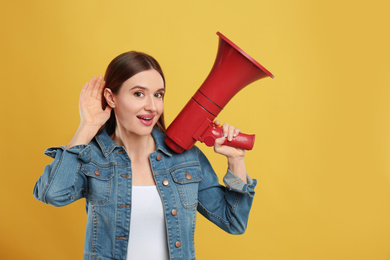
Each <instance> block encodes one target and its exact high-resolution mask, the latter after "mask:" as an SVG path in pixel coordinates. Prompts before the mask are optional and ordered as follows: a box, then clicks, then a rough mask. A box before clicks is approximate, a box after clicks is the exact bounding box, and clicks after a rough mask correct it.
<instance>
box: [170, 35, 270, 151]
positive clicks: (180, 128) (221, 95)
mask: <svg viewBox="0 0 390 260" xmlns="http://www.w3.org/2000/svg"><path fill="white" fill-rule="evenodd" d="M217 35H218V36H219V37H220V39H219V49H218V53H217V57H216V59H215V62H214V66H213V68H212V69H211V71H210V73H209V75H208V77H207V78H206V80H205V81H204V82H203V84H202V85H201V86H200V88H199V89H198V90H197V91H196V93H195V94H194V96H193V97H192V98H191V99H190V100H189V102H188V103H187V105H186V106H185V107H184V108H183V109H182V110H181V112H180V113H179V114H178V116H177V117H176V118H175V120H173V122H172V123H171V124H170V126H169V127H168V129H167V132H166V134H167V137H166V138H165V142H166V144H167V145H168V146H169V147H170V148H171V149H172V150H173V151H175V152H177V153H182V152H183V151H184V150H189V149H191V148H192V146H193V145H194V144H195V143H196V142H197V141H200V142H204V143H205V144H206V145H208V146H212V145H214V142H215V139H216V138H218V137H222V128H221V127H218V126H216V125H215V124H214V123H213V120H214V119H215V118H216V117H217V115H218V114H219V113H220V112H221V111H222V109H223V108H224V107H225V105H226V104H227V103H228V102H229V101H230V99H231V98H233V96H234V95H235V94H237V93H238V92H239V91H240V90H241V89H242V88H244V87H245V86H247V85H248V84H250V83H252V82H253V81H256V80H258V79H261V78H264V77H268V76H269V77H272V78H273V75H272V74H271V73H270V72H269V71H268V70H267V69H265V68H264V67H263V66H261V65H260V64H259V63H258V62H257V61H255V60H254V59H252V58H251V57H250V56H249V55H248V54H246V53H245V52H244V51H242V50H241V49H240V48H239V47H238V46H237V45H235V44H234V43H233V42H231V41H230V40H229V39H227V38H226V37H225V36H224V35H222V34H221V33H219V32H217ZM254 138H255V136H254V135H246V134H243V133H240V134H239V135H238V136H236V137H235V138H233V140H232V141H226V142H225V143H224V144H226V145H229V146H232V147H236V148H241V149H245V150H251V149H252V148H253V145H254Z"/></svg>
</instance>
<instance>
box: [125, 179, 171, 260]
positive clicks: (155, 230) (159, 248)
mask: <svg viewBox="0 0 390 260" xmlns="http://www.w3.org/2000/svg"><path fill="white" fill-rule="evenodd" d="M131 201H132V205H131V221H130V238H129V246H128V250H127V260H141V259H142V260H168V259H169V253H168V243H167V232H166V228H165V217H164V209H163V205H162V201H161V198H160V195H159V193H158V191H157V187H156V186H133V189H132V198H131Z"/></svg>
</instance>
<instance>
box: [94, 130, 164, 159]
mask: <svg viewBox="0 0 390 260" xmlns="http://www.w3.org/2000/svg"><path fill="white" fill-rule="evenodd" d="M152 136H153V138H154V142H155V143H156V151H161V152H163V153H164V154H166V155H167V156H172V154H171V152H170V150H169V148H168V147H167V146H166V144H165V142H164V139H165V134H164V133H163V132H162V131H161V130H160V129H159V128H158V127H154V128H153V130H152ZM95 140H96V142H97V144H98V145H99V147H100V150H102V153H103V155H104V157H107V156H109V155H110V153H112V151H114V149H115V148H116V147H120V146H119V145H118V144H117V143H115V142H114V141H113V140H112V139H111V137H110V136H109V135H108V134H107V131H106V129H103V130H102V131H101V132H100V133H99V134H97V135H96V136H95Z"/></svg>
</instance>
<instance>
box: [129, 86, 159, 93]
mask: <svg viewBox="0 0 390 260" xmlns="http://www.w3.org/2000/svg"><path fill="white" fill-rule="evenodd" d="M134 89H142V90H149V89H148V88H146V87H142V86H134V87H132V88H131V89H130V90H134ZM159 91H164V92H165V88H160V89H157V91H156V92H159Z"/></svg>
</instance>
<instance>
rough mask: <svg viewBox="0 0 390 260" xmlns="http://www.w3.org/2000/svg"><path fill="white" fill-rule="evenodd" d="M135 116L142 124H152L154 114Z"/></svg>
mask: <svg viewBox="0 0 390 260" xmlns="http://www.w3.org/2000/svg"><path fill="white" fill-rule="evenodd" d="M137 118H138V119H139V120H140V121H141V123H142V124H144V125H146V126H150V125H152V124H153V118H154V115H138V116H137Z"/></svg>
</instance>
